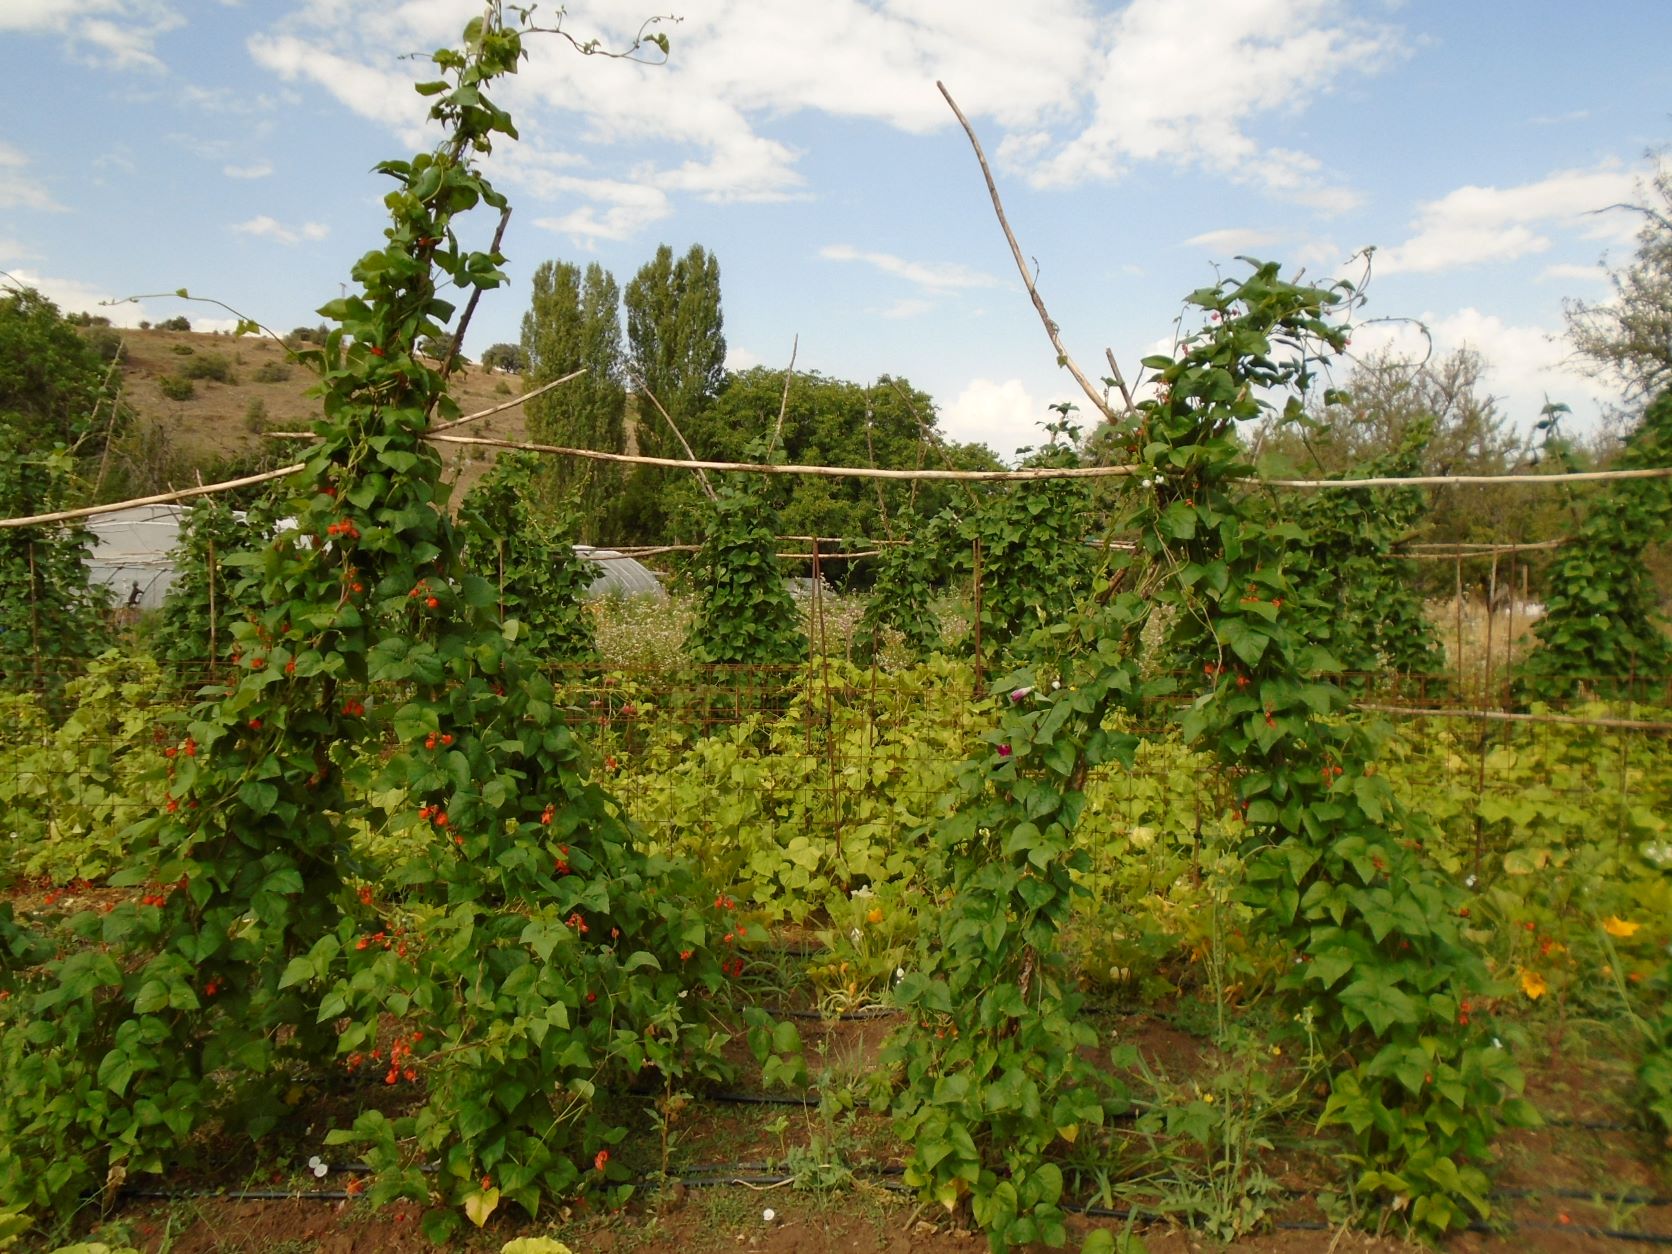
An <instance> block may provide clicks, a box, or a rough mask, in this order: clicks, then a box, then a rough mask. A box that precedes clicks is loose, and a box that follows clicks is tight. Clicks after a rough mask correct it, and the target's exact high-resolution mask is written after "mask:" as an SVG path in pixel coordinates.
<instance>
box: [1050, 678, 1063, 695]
mask: <svg viewBox="0 0 1672 1254" xmlns="http://www.w3.org/2000/svg"><path fill="white" fill-rule="evenodd" d="M1061 687H1062V680H1060V679H1053V680H1052V681H1051V691H1052V692H1055V691H1056V690H1057V689H1058V688H1061Z"/></svg>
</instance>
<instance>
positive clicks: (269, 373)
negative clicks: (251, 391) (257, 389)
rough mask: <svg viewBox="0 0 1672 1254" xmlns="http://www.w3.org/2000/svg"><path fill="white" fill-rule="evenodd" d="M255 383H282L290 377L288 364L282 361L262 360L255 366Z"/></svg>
mask: <svg viewBox="0 0 1672 1254" xmlns="http://www.w3.org/2000/svg"><path fill="white" fill-rule="evenodd" d="M254 378H255V381H256V382H257V383H283V382H284V381H285V380H286V379H288V378H290V366H289V364H288V363H286V362H282V361H264V362H262V363H261V364H260V365H259V366H257V367H256V368H255V376H254Z"/></svg>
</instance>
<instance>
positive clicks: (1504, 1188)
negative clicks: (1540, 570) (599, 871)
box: [98, 1016, 1672, 1254]
mask: <svg viewBox="0 0 1672 1254" xmlns="http://www.w3.org/2000/svg"><path fill="white" fill-rule="evenodd" d="M1118 1022H1119V1028H1118V1030H1119V1033H1120V1036H1121V1038H1122V1039H1124V1040H1126V1041H1129V1042H1132V1043H1135V1044H1136V1045H1137V1046H1138V1048H1139V1050H1140V1052H1141V1053H1142V1054H1143V1056H1144V1058H1145V1060H1146V1065H1147V1066H1148V1067H1149V1068H1150V1069H1151V1071H1152V1072H1154V1073H1156V1074H1161V1073H1168V1074H1170V1075H1172V1076H1174V1077H1175V1078H1176V1077H1178V1076H1181V1075H1188V1074H1189V1073H1190V1071H1191V1070H1192V1069H1193V1068H1195V1067H1200V1066H1202V1065H1203V1063H1204V1059H1205V1057H1206V1056H1207V1054H1208V1053H1210V1052H1211V1051H1209V1050H1207V1049H1206V1047H1204V1045H1203V1043H1202V1042H1201V1041H1200V1040H1199V1039H1198V1038H1195V1037H1192V1036H1190V1035H1189V1034H1187V1033H1185V1032H1182V1031H1180V1030H1179V1029H1178V1028H1177V1027H1176V1026H1174V1025H1173V1024H1170V1023H1167V1022H1163V1021H1160V1020H1156V1019H1148V1018H1144V1017H1141V1016H1124V1017H1122V1018H1120V1019H1119V1021H1118ZM889 1026H890V1024H889V1022H888V1021H886V1020H881V1021H860V1022H841V1023H818V1022H803V1023H802V1024H801V1028H802V1036H803V1039H804V1042H805V1044H806V1056H807V1058H808V1061H809V1065H810V1066H811V1067H812V1068H813V1069H814V1071H815V1073H817V1072H818V1071H819V1070H820V1069H821V1068H823V1069H824V1072H825V1074H826V1076H827V1077H828V1078H827V1080H826V1084H827V1087H828V1086H830V1085H838V1086H842V1087H845V1088H847V1089H848V1090H849V1091H851V1092H853V1093H855V1094H856V1095H858V1097H859V1104H860V1108H859V1109H856V1110H855V1111H853V1113H851V1114H848V1115H846V1116H844V1117H842V1118H841V1119H840V1120H839V1128H834V1129H833V1125H831V1124H826V1123H825V1122H824V1121H822V1120H821V1117H820V1115H819V1114H818V1112H817V1111H816V1110H814V1109H805V1108H800V1107H794V1106H768V1105H725V1104H719V1103H715V1102H708V1101H703V1102H694V1103H692V1104H691V1105H689V1106H687V1107H686V1108H685V1110H684V1111H683V1112H682V1113H681V1115H680V1117H679V1118H678V1120H677V1121H676V1123H675V1125H674V1128H673V1140H672V1144H671V1147H670V1156H669V1165H670V1168H671V1169H672V1170H673V1171H674V1173H675V1174H678V1173H679V1172H680V1171H682V1170H689V1169H690V1168H692V1167H695V1166H696V1165H698V1164H705V1163H706V1164H715V1163H739V1164H741V1163H766V1162H782V1161H783V1159H784V1156H785V1153H786V1152H787V1150H788V1149H789V1148H790V1147H794V1146H807V1145H809V1144H810V1142H811V1140H812V1138H813V1137H815V1136H818V1135H820V1132H821V1129H822V1130H823V1132H824V1133H825V1134H830V1133H831V1132H832V1131H833V1130H834V1131H835V1133H836V1135H837V1136H838V1138H839V1141H840V1147H841V1148H840V1153H841V1157H842V1160H843V1161H844V1162H846V1163H847V1164H849V1165H851V1166H853V1167H855V1168H856V1170H857V1172H858V1174H857V1175H856V1176H855V1178H854V1180H853V1182H852V1183H850V1184H848V1185H845V1186H842V1187H837V1188H833V1189H830V1190H828V1191H824V1192H819V1191H815V1190H797V1189H795V1188H792V1187H766V1188H762V1187H759V1186H753V1187H751V1186H744V1185H738V1184H728V1185H719V1184H717V1185H712V1186H702V1187H686V1186H674V1187H673V1188H672V1189H671V1190H668V1191H665V1192H662V1193H646V1194H642V1195H641V1196H640V1198H638V1199H635V1201H634V1203H633V1204H632V1205H631V1206H629V1207H628V1209H627V1210H626V1211H625V1212H624V1213H620V1214H615V1215H608V1216H589V1215H588V1214H587V1213H586V1212H585V1211H584V1209H583V1210H581V1211H579V1212H570V1211H565V1212H563V1213H562V1214H560V1215H558V1216H549V1215H548V1216H544V1217H543V1221H544V1222H543V1223H542V1224H541V1225H540V1226H537V1227H517V1226H514V1225H512V1224H511V1223H509V1222H500V1221H496V1222H494V1223H493V1224H491V1225H490V1226H489V1228H488V1229H487V1230H486V1231H484V1232H480V1233H476V1232H471V1233H468V1234H466V1236H464V1237H461V1238H460V1239H458V1240H457V1241H455V1242H454V1246H455V1247H456V1248H459V1249H468V1250H482V1251H495V1250H498V1249H499V1248H500V1246H501V1245H502V1244H503V1243H504V1242H505V1241H507V1240H509V1239H510V1238H512V1237H514V1236H519V1235H535V1234H538V1233H541V1232H549V1233H552V1234H554V1235H557V1236H559V1237H560V1238H561V1239H562V1240H564V1241H566V1242H567V1243H568V1244H569V1246H570V1247H571V1249H573V1250H574V1251H575V1254H605V1252H610V1254H616V1252H620V1254H627V1252H629V1251H653V1250H678V1251H681V1254H732V1252H736V1254H790V1252H792V1251H796V1252H800V1251H806V1252H807V1254H836V1252H837V1251H874V1252H876V1254H885V1252H886V1254H903V1252H905V1251H924V1252H925V1254H941V1252H945V1251H972V1252H973V1251H978V1250H981V1249H984V1248H985V1244H986V1243H985V1240H984V1239H983V1238H982V1237H981V1236H980V1235H979V1234H973V1233H971V1232H969V1231H967V1230H966V1229H965V1228H963V1227H962V1226H960V1224H959V1223H958V1222H957V1221H956V1220H954V1219H951V1218H949V1217H947V1216H946V1215H944V1214H942V1213H940V1212H939V1211H938V1210H936V1209H933V1208H923V1207H919V1206H917V1205H916V1204H915V1202H914V1201H913V1200H912V1199H910V1198H908V1197H904V1196H902V1194H901V1193H899V1192H898V1191H896V1190H894V1189H892V1188H888V1187H885V1184H886V1183H892V1181H891V1180H889V1178H887V1177H883V1176H879V1175H877V1174H876V1169H878V1168H887V1167H888V1166H890V1165H894V1164H897V1163H898V1162H899V1161H900V1157H901V1152H902V1147H901V1146H900V1145H899V1143H898V1142H897V1141H896V1140H895V1139H894V1138H893V1136H892V1132H891V1129H890V1126H889V1123H888V1121H887V1120H886V1119H885V1118H883V1117H882V1116H879V1115H875V1114H871V1113H870V1112H868V1111H867V1110H865V1109H863V1095H862V1093H861V1089H862V1087H863V1082H864V1079H865V1077H866V1076H867V1075H868V1074H869V1072H870V1071H871V1070H872V1069H873V1068H874V1066H875V1063H876V1054H877V1050H878V1049H879V1047H880V1045H881V1042H882V1040H883V1037H884V1036H885V1035H886V1033H887V1031H888V1028H889ZM1597 1053H1598V1054H1600V1055H1601V1056H1592V1053H1591V1052H1590V1051H1576V1052H1571V1053H1558V1052H1553V1053H1552V1054H1551V1056H1550V1057H1548V1058H1547V1059H1545V1060H1544V1061H1542V1062H1539V1063H1534V1064H1531V1065H1530V1066H1529V1091H1530V1093H1531V1095H1532V1096H1533V1097H1534V1099H1535V1100H1536V1102H1537V1103H1538V1104H1539V1106H1540V1108H1541V1109H1542V1110H1543V1111H1544V1112H1545V1114H1546V1117H1547V1118H1548V1119H1549V1120H1550V1124H1549V1126H1546V1127H1543V1128H1538V1129H1532V1130H1526V1131H1511V1132H1507V1133H1505V1134H1504V1135H1503V1137H1502V1138H1501V1140H1500V1143H1499V1145H1500V1163H1499V1166H1498V1170H1497V1187H1498V1189H1499V1190H1500V1191H1501V1192H1502V1193H1503V1194H1505V1195H1506V1196H1504V1198H1503V1199H1502V1201H1501V1202H1500V1208H1501V1210H1502V1212H1503V1218H1505V1219H1507V1220H1510V1221H1513V1222H1514V1223H1515V1224H1516V1225H1518V1227H1517V1230H1516V1231H1513V1232H1510V1233H1507V1234H1501V1235H1500V1234H1490V1233H1475V1232H1470V1233H1462V1234H1459V1235H1457V1236H1454V1237H1453V1238H1452V1239H1451V1240H1450V1241H1448V1242H1446V1243H1445V1244H1444V1246H1443V1248H1444V1249H1446V1250H1448V1251H1452V1252H1454V1254H1511V1252H1513V1254H1533V1252H1538V1254H1543V1252H1546V1251H1548V1252H1550V1254H1569V1252H1573V1254H1580V1252H1585V1254H1590V1252H1597V1254H1600V1252H1601V1251H1612V1252H1616V1254H1617V1252H1618V1251H1620V1250H1622V1249H1627V1248H1633V1247H1635V1248H1652V1246H1653V1245H1654V1244H1663V1245H1665V1244H1672V1197H1669V1195H1672V1174H1669V1172H1668V1166H1669V1164H1668V1162H1667V1159H1666V1157H1665V1155H1664V1153H1662V1152H1660V1149H1659V1147H1657V1146H1656V1145H1655V1144H1653V1142H1652V1139H1651V1138H1649V1137H1648V1136H1647V1135H1645V1134H1644V1133H1643V1132H1641V1131H1638V1130H1635V1129H1631V1128H1627V1127H1624V1126H1621V1125H1624V1124H1625V1123H1626V1122H1627V1115H1628V1112H1627V1109H1626V1106H1625V1104H1624V1102H1623V1099H1622V1098H1621V1096H1620V1095H1621V1094H1622V1093H1624V1092H1626V1091H1627V1089H1628V1082H1629V1069H1627V1068H1626V1067H1625V1066H1624V1064H1623V1063H1621V1062H1619V1061H1618V1060H1614V1059H1610V1058H1609V1057H1608V1056H1606V1054H1605V1053H1603V1052H1602V1051H1600V1050H1599V1051H1597ZM739 1087H740V1088H741V1089H744V1090H754V1089H756V1088H757V1086H756V1085H754V1084H753V1083H752V1082H750V1081H749V1080H744V1081H742V1082H740V1085H739ZM344 1101H347V1102H348V1103H349V1104H352V1094H338V1095H334V1096H333V1097H332V1098H330V1099H329V1100H328V1101H327V1102H326V1103H324V1104H328V1105H332V1106H335V1105H338V1104H341V1103H342V1102H344ZM324 1104H322V1110H323V1109H324ZM344 1113H345V1112H344V1111H341V1110H332V1111H327V1112H325V1114H323V1115H322V1117H323V1118H326V1119H327V1121H329V1119H330V1116H331V1115H333V1114H334V1115H335V1116H336V1117H337V1119H338V1120H341V1119H342V1117H343V1115H344ZM1575 1123H1586V1124H1593V1125H1599V1126H1593V1127H1577V1126H1574V1125H1575ZM321 1126H323V1125H321ZM640 1143H641V1145H642V1146H643V1147H644V1154H645V1155H646V1156H647V1158H648V1159H651V1160H654V1159H655V1157H656V1151H655V1134H654V1132H653V1131H652V1130H651V1129H650V1128H648V1127H646V1129H645V1134H644V1136H643V1138H642V1140H641V1142H640ZM246 1146H247V1143H246ZM225 1148H226V1149H227V1151H228V1152H227V1154H226V1155H225V1156H224V1158H223V1161H225V1162H230V1161H232V1159H233V1158H235V1157H243V1155H247V1153H248V1150H247V1148H246V1149H245V1150H244V1151H243V1154H242V1155H241V1154H238V1153H237V1152H235V1151H233V1149H232V1147H231V1146H227V1147H225ZM300 1153H301V1152H300V1151H298V1155H299V1154H300ZM1330 1153H1331V1146H1329V1145H1328V1144H1326V1143H1324V1142H1315V1143H1309V1142H1308V1140H1307V1131H1306V1129H1304V1128H1303V1129H1298V1130H1295V1131H1293V1132H1292V1133H1291V1139H1290V1142H1289V1143H1288V1144H1286V1145H1281V1146H1280V1147H1279V1149H1277V1150H1274V1151H1272V1152H1271V1153H1269V1154H1268V1155H1267V1156H1266V1157H1265V1159H1264V1160H1263V1161H1262V1163H1261V1166H1262V1167H1263V1168H1264V1169H1265V1171H1266V1172H1267V1174H1269V1175H1270V1176H1271V1177H1272V1178H1273V1179H1274V1180H1275V1181H1277V1182H1278V1184H1280V1185H1281V1186H1283V1187H1285V1188H1288V1189H1291V1190H1293V1191H1294V1193H1295V1195H1296V1196H1295V1197H1294V1200H1292V1201H1290V1202H1287V1203H1285V1204H1284V1205H1283V1207H1282V1209H1280V1210H1279V1211H1278V1212H1277V1216H1276V1218H1277V1225H1278V1226H1277V1227H1276V1228H1275V1229H1271V1230H1267V1231H1264V1232H1259V1233H1256V1234H1254V1235H1250V1236H1247V1237H1243V1238H1241V1239H1239V1240H1237V1241H1236V1242H1234V1243H1232V1244H1231V1245H1229V1246H1224V1245H1221V1244H1220V1243H1218V1242H1216V1241H1214V1240H1213V1239H1211V1238H1209V1237H1207V1236H1205V1235H1203V1234H1200V1233H1193V1232H1189V1231H1186V1230H1184V1229H1182V1228H1179V1227H1176V1226H1169V1225H1167V1224H1165V1223H1157V1222H1153V1221H1152V1222H1150V1223H1147V1224H1144V1225H1141V1226H1140V1227H1139V1228H1138V1229H1137V1231H1138V1232H1139V1234H1140V1235H1141V1236H1142V1237H1143V1239H1144V1241H1145V1243H1146V1246H1147V1249H1148V1250H1149V1251H1151V1252H1152V1254H1186V1252H1193V1251H1210V1250H1215V1249H1232V1250H1236V1251H1246V1252H1248V1254H1301V1252H1303V1251H1319V1252H1320V1254H1370V1252H1372V1251H1374V1252H1376V1254H1416V1251H1418V1250H1419V1249H1421V1248H1422V1247H1420V1246H1416V1245H1413V1244H1410V1243H1408V1242H1405V1241H1403V1240H1400V1239H1398V1238H1395V1237H1377V1236H1375V1235H1372V1234H1368V1233H1364V1232H1358V1231H1342V1230H1340V1229H1337V1228H1331V1227H1329V1226H1328V1225H1327V1224H1326V1223H1325V1220H1324V1217H1323V1215H1322V1214H1321V1213H1320V1212H1319V1211H1318V1209H1317V1207H1316V1205H1315V1203H1314V1202H1313V1200H1312V1195H1314V1194H1316V1193H1317V1192H1318V1190H1319V1189H1320V1187H1324V1188H1327V1187H1329V1181H1330V1179H1331V1175H1332V1174H1333V1170H1332V1165H1331V1162H1330V1158H1329V1155H1330ZM298 1161H300V1158H299V1157H298ZM643 1165H644V1167H645V1168H646V1169H647V1170H649V1169H654V1167H655V1166H656V1163H655V1162H654V1161H647V1162H646V1163H645V1164H643ZM239 1166H240V1169H242V1170H245V1171H249V1170H252V1164H251V1163H250V1161H249V1160H248V1159H247V1157H246V1158H244V1161H243V1162H242V1163H240V1164H239ZM867 1167H869V1168H871V1170H870V1171H866V1170H865V1169H866V1168H867ZM244 1178H245V1179H246V1180H249V1181H251V1182H252V1185H253V1184H255V1183H259V1184H260V1185H262V1186H267V1185H269V1184H275V1185H278V1186H279V1187H286V1188H290V1187H293V1188H296V1189H298V1190H305V1189H308V1188H310V1187H313V1185H314V1182H313V1181H312V1180H311V1179H310V1178H307V1177H306V1176H305V1175H285V1174H284V1173H283V1172H278V1173H273V1174H271V1175H261V1176H260V1177H259V1180H257V1178H256V1177H255V1176H253V1175H246V1176H245V1177H244ZM221 1179H222V1180H225V1179H226V1177H225V1176H224V1175H222V1176H221ZM343 1181H344V1177H341V1176H333V1177H332V1178H331V1179H330V1180H329V1181H328V1182H327V1183H328V1184H330V1185H333V1186H335V1187H338V1188H340V1187H342V1184H343ZM1628 1193H1629V1194H1638V1195H1642V1196H1652V1197H1653V1198H1654V1199H1655V1200H1654V1202H1653V1203H1652V1204H1648V1205H1636V1204H1632V1203H1620V1202H1612V1203H1611V1202H1609V1201H1608V1200H1607V1199H1608V1197H1609V1195H1622V1194H1628ZM766 1208H771V1209H772V1210H773V1211H774V1212H775V1215H774V1219H773V1220H772V1221H771V1222H767V1221H765V1220H764V1218H763V1211H764V1210H765V1209H766ZM420 1217H421V1216H420V1213H419V1211H418V1210H417V1209H416V1208H414V1207H411V1206H407V1205H401V1206H396V1207H392V1208H388V1209H386V1210H384V1211H382V1212H380V1213H373V1212H372V1211H370V1210H369V1208H367V1207H366V1206H365V1205H363V1204H361V1203H359V1202H357V1201H338V1200H282V1201H267V1202H250V1201H227V1200H219V1199H187V1200H180V1201H172V1202H164V1203H158V1202H147V1201H139V1200H134V1201H130V1202H129V1203H127V1204H126V1206H125V1207H124V1208H122V1209H120V1210H119V1211H118V1212H116V1213H115V1214H114V1215H112V1216H111V1217H110V1218H111V1222H112V1223H114V1224H115V1225H117V1226H116V1227H112V1228H109V1229H107V1230H106V1232H105V1233H100V1234H98V1235H99V1236H100V1239H106V1240H108V1239H110V1236H112V1235H115V1236H120V1237H121V1238H122V1239H124V1240H128V1241H131V1242H132V1243H133V1244H135V1245H136V1246H137V1247H138V1248H140V1249H141V1250H143V1251H145V1254H383V1252H386V1251H406V1250H414V1251H418V1250H425V1249H428V1248H431V1247H429V1245H428V1243H427V1242H426V1241H425V1239H424V1238H423V1236H422V1235H421V1233H420V1231H419V1219H420ZM1094 1224H1102V1225H1108V1226H1111V1227H1112V1230H1113V1231H1115V1232H1117V1233H1118V1232H1119V1231H1121V1230H1122V1228H1123V1224H1122V1223H1121V1222H1120V1221H1113V1220H1086V1219H1080V1218H1076V1219H1074V1220H1073V1221H1072V1222H1071V1225H1070V1230H1071V1234H1075V1235H1076V1239H1075V1240H1073V1241H1072V1243H1071V1246H1070V1248H1075V1247H1076V1246H1077V1245H1078V1239H1077V1238H1078V1236H1083V1234H1084V1233H1085V1232H1087V1231H1089V1230H1090V1228H1091V1227H1092V1226H1093V1225H1094ZM1604 1231H1613V1232H1615V1233H1617V1234H1621V1235H1616V1236H1613V1237H1610V1236H1605V1235H1602V1234H1603V1232H1604ZM1626 1233H1632V1234H1636V1235H1637V1236H1638V1238H1639V1239H1638V1240H1637V1241H1626V1240H1622V1239H1621V1237H1622V1236H1623V1235H1624V1234H1626ZM1644 1236H1647V1237H1648V1238H1649V1240H1648V1241H1644V1240H1642V1238H1643V1237H1644ZM1657 1236H1658V1237H1659V1240H1658V1242H1657V1241H1656V1240H1655V1238H1656V1237H1657Z"/></svg>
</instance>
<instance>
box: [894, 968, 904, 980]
mask: <svg viewBox="0 0 1672 1254" xmlns="http://www.w3.org/2000/svg"><path fill="white" fill-rule="evenodd" d="M905 978H906V969H905V968H904V967H895V968H894V982H895V983H896V984H898V983H899V982H900V981H901V980H903V979H905Z"/></svg>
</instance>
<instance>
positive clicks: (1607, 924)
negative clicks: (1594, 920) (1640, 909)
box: [1602, 914, 1643, 940]
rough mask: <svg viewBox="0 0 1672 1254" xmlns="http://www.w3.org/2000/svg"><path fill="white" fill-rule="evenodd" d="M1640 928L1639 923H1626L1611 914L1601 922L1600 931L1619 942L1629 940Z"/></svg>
mask: <svg viewBox="0 0 1672 1254" xmlns="http://www.w3.org/2000/svg"><path fill="white" fill-rule="evenodd" d="M1642 926H1643V925H1642V924H1641V923H1628V922H1626V921H1625V920H1624V919H1622V918H1621V917H1620V916H1619V915H1617V914H1611V915H1609V916H1608V917H1607V918H1606V919H1604V920H1603V921H1602V930H1603V931H1605V932H1607V933H1608V934H1609V935H1610V936H1615V937H1618V938H1619V939H1620V940H1630V939H1631V938H1632V937H1633V936H1635V935H1637V929H1638V928H1640V927H1642Z"/></svg>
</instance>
